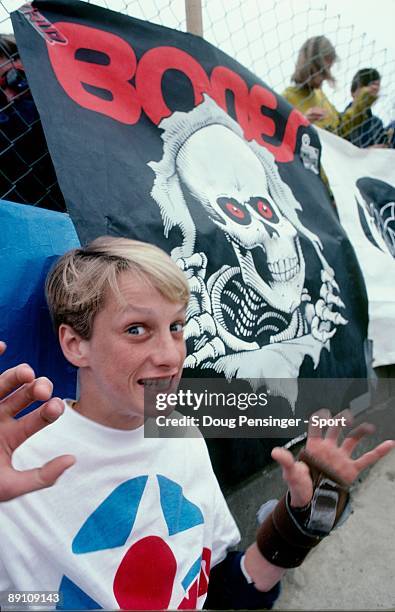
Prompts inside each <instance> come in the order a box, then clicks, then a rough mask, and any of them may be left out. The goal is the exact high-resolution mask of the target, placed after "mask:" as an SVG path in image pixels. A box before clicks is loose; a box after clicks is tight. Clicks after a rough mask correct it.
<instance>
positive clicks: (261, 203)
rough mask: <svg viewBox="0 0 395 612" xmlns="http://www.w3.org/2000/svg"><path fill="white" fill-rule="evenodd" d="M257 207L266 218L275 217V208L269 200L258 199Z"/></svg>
mask: <svg viewBox="0 0 395 612" xmlns="http://www.w3.org/2000/svg"><path fill="white" fill-rule="evenodd" d="M256 208H257V211H258V212H259V214H260V215H261V216H262V217H264V218H265V219H271V218H272V217H273V210H272V207H271V206H270V204H269V202H268V201H267V200H258V201H257V203H256Z"/></svg>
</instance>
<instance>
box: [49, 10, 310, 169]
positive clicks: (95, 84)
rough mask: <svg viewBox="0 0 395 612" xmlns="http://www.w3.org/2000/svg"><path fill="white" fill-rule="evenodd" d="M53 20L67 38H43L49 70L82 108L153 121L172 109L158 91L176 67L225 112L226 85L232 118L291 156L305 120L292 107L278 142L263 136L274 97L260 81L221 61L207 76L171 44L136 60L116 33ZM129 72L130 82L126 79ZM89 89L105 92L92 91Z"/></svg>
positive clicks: (282, 155)
mask: <svg viewBox="0 0 395 612" xmlns="http://www.w3.org/2000/svg"><path fill="white" fill-rule="evenodd" d="M53 25H54V26H55V27H56V28H57V29H58V30H59V31H60V32H62V34H63V35H64V36H65V37H66V38H67V40H68V43H69V44H67V45H50V44H47V49H48V54H49V58H50V61H51V64H52V67H53V70H54V72H55V75H56V77H57V79H58V81H59V83H60V85H61V86H62V88H63V89H64V91H65V92H66V94H67V95H68V96H69V97H70V98H71V99H72V100H74V102H76V103H77V104H79V105H80V106H82V107H83V108H87V109H89V110H91V111H95V112H97V113H102V114H104V115H106V116H108V117H111V118H112V119H115V120H116V121H119V122H121V123H124V124H127V125H134V124H135V123H137V122H138V121H139V119H140V115H141V111H142V110H143V111H144V112H145V114H146V115H147V116H148V117H149V118H150V119H151V121H152V122H153V123H155V124H156V125H157V124H158V123H159V122H160V121H161V120H162V119H163V118H164V117H168V116H169V115H171V114H172V111H171V110H170V109H169V108H168V106H167V105H166V102H165V100H164V98H163V95H162V78H163V75H164V74H165V72H166V71H167V70H171V69H172V70H179V71H181V72H182V73H183V74H185V75H186V76H187V77H188V79H189V80H190V82H191V85H192V87H193V92H194V96H195V104H196V105H198V104H200V102H202V100H203V93H206V94H208V95H209V96H210V97H212V98H213V99H214V100H215V101H216V103H217V104H218V105H219V106H220V107H221V108H222V109H223V110H225V111H226V112H227V105H226V92H227V91H231V92H232V93H233V95H234V100H235V113H236V119H237V121H238V123H239V125H240V126H241V128H242V129H243V131H244V135H245V138H246V139H247V140H255V141H256V142H257V143H258V144H260V145H263V146H265V147H266V148H267V149H269V151H271V153H273V155H274V157H275V159H276V160H277V161H278V162H290V161H292V160H293V158H294V151H295V145H296V136H297V130H298V128H299V127H300V126H301V125H308V121H307V119H306V118H305V117H304V116H303V115H302V114H301V113H300V112H299V111H297V110H296V109H293V110H292V111H291V113H290V114H289V117H288V119H287V122H286V125H285V128H284V133H283V138H282V142H281V143H280V144H279V145H274V144H272V143H270V142H268V141H267V140H266V139H265V136H268V137H272V136H273V135H274V134H275V131H276V124H275V122H274V120H273V119H272V118H271V117H269V116H267V115H265V114H263V112H262V109H265V108H266V109H270V110H276V109H277V106H278V103H277V98H276V96H275V95H274V94H273V93H272V92H271V91H270V90H268V89H266V88H265V87H262V86H261V85H254V86H253V87H252V88H251V89H250V90H248V87H247V84H246V83H245V81H244V79H243V78H242V77H241V76H240V75H239V74H237V73H235V72H234V71H233V70H230V69H229V68H226V67H224V66H216V67H215V68H214V69H213V70H212V72H211V75H210V76H208V75H207V74H206V72H205V70H204V69H203V68H202V66H201V65H200V64H199V62H198V61H197V60H196V59H195V58H193V57H192V56H191V55H189V54H188V53H186V52H185V51H182V50H181V49H178V48H177V47H169V46H162V47H155V48H152V49H150V50H149V51H147V52H146V53H144V55H143V56H142V57H141V58H140V60H139V61H138V62H137V58H136V55H135V53H134V50H133V48H132V47H131V46H130V44H129V43H127V42H126V41H125V40H124V39H122V38H121V37H119V36H117V35H116V34H112V33H110V32H105V31H103V30H98V29H96V28H92V27H88V26H83V25H79V24H76V23H67V22H58V23H55V24H53ZM82 41H83V43H82ZM81 49H89V50H92V51H94V52H96V53H97V54H99V55H100V57H101V58H102V61H101V62H100V63H94V62H93V61H92V60H91V59H90V60H89V61H86V60H84V59H82V58H81V55H79V56H78V55H77V52H78V51H79V50H81ZM133 78H134V85H132V84H131V83H130V81H131V80H132V79H133ZM95 89H96V90H97V91H101V92H102V93H103V92H104V93H105V95H104V96H103V95H97V94H96V93H95Z"/></svg>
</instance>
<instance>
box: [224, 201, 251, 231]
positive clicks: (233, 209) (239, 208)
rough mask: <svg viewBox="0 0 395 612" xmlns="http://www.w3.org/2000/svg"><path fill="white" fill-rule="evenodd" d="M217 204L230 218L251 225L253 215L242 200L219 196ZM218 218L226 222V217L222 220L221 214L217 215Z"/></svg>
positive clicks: (241, 223)
mask: <svg viewBox="0 0 395 612" xmlns="http://www.w3.org/2000/svg"><path fill="white" fill-rule="evenodd" d="M217 205H218V206H219V208H220V210H221V211H222V212H223V213H224V215H226V217H227V218H228V219H230V220H231V221H233V222H234V223H239V224H240V225H249V224H250V223H251V215H250V213H249V211H248V210H247V208H246V206H245V205H244V204H243V203H242V202H238V201H237V200H236V198H230V197H226V196H224V197H219V198H217ZM216 219H217V220H219V221H220V222H221V223H224V224H226V219H224V220H223V221H222V220H221V215H217V217H216Z"/></svg>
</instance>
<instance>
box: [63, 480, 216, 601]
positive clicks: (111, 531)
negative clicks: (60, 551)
mask: <svg viewBox="0 0 395 612" xmlns="http://www.w3.org/2000/svg"><path fill="white" fill-rule="evenodd" d="M156 478H157V482H158V485H159V491H160V508H158V510H157V512H158V511H159V512H160V510H161V511H162V514H163V517H164V520H165V522H166V525H167V528H168V531H169V535H170V536H173V535H175V534H177V533H180V532H182V531H186V530H188V529H191V528H192V527H195V526H196V525H201V524H204V517H203V513H202V511H201V510H200V508H199V507H198V506H197V505H196V504H194V503H193V502H191V501H190V500H189V499H187V498H186V497H185V496H184V494H183V489H182V487H181V486H180V485H179V484H177V483H176V482H174V480H170V479H169V478H166V477H165V476H162V475H161V474H157V475H156ZM147 480H148V476H146V475H144V476H138V477H136V478H132V479H131V480H127V481H126V482H123V483H122V484H120V485H118V486H117V487H116V488H115V489H114V490H113V491H112V493H110V495H108V496H107V497H106V499H105V500H104V501H103V502H101V503H100V504H99V506H98V507H97V508H96V509H95V510H94V511H93V512H92V514H91V515H90V516H89V517H88V518H87V519H86V521H85V522H84V524H83V525H82V527H81V528H80V530H79V531H78V533H77V535H76V536H75V538H74V540H73V542H72V551H73V553H74V554H76V555H80V554H83V553H92V552H95V551H99V550H105V549H111V548H116V547H119V546H123V545H124V544H125V543H126V541H127V540H128V538H129V536H130V535H131V533H132V530H133V527H134V524H135V521H136V516H137V512H138V509H139V506H140V503H141V500H142V497H143V493H144V491H145V488H146V484H147ZM155 499H156V497H155ZM152 512H153V513H154V512H155V509H154V508H152ZM149 535H150V534H149V533H147V534H144V537H143V538H142V539H144V538H146V537H147V536H149ZM135 543H136V542H134V544H135ZM129 550H130V549H129ZM124 559H125V557H124ZM124 559H123V560H122V562H124ZM201 563H202V558H201V556H199V557H198V559H196V561H194V563H193V564H192V565H191V567H190V568H189V570H188V571H187V573H186V575H185V577H184V578H183V580H182V586H183V588H184V589H185V591H187V590H188V588H189V587H190V585H191V584H192V583H193V581H194V580H195V578H196V577H197V576H198V574H199V572H200V569H201ZM118 569H119V568H118ZM118 569H117V571H118ZM117 571H116V572H115V574H114V576H115V575H116V574H117ZM59 591H60V592H61V595H62V603H61V604H58V606H57V609H58V610H94V609H96V610H97V609H103V608H102V607H101V606H100V605H99V604H98V603H96V601H95V600H94V599H92V598H91V597H90V596H89V595H88V594H87V593H85V591H83V590H82V589H81V588H80V587H79V586H77V585H76V584H75V583H74V582H73V581H72V580H70V578H68V577H67V576H63V577H62V580H61V583H60V585H59Z"/></svg>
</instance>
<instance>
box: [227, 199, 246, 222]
mask: <svg viewBox="0 0 395 612" xmlns="http://www.w3.org/2000/svg"><path fill="white" fill-rule="evenodd" d="M225 207H226V210H227V211H228V212H229V213H230V214H231V215H232V216H233V217H236V218H237V219H244V217H245V212H244V210H242V209H241V208H239V206H236V205H235V204H233V203H232V202H228V203H227V204H226V205H225Z"/></svg>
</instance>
